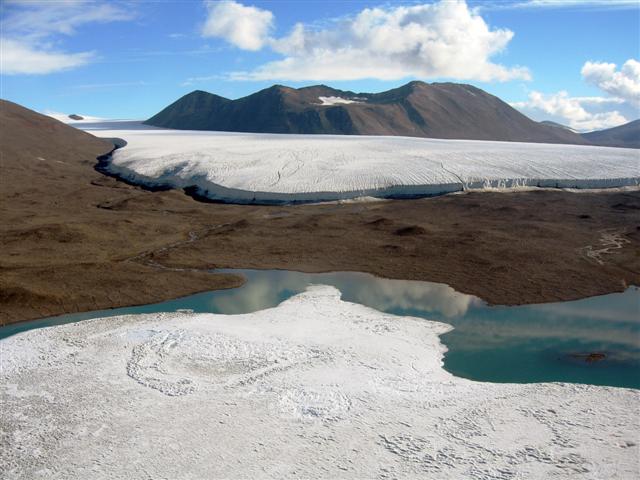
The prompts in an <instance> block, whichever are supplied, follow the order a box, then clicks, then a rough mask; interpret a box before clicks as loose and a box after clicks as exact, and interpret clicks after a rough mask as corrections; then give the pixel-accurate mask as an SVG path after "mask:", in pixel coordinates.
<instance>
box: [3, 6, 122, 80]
mask: <svg viewBox="0 0 640 480" xmlns="http://www.w3.org/2000/svg"><path fill="white" fill-rule="evenodd" d="M3 8H4V10H3V14H4V18H3V19H2V21H1V23H0V27H1V31H2V38H0V53H1V54H2V55H1V59H0V73H2V74H5V75H18V74H48V73H53V72H59V71H63V70H69V69H72V68H76V67H80V66H82V65H86V64H87V63H89V62H90V61H91V60H92V59H93V58H94V57H95V53H94V52H90V51H84V52H65V51H63V50H61V49H60V48H54V47H52V45H53V44H55V43H57V42H56V41H57V40H58V37H60V36H69V35H73V34H75V33H76V32H77V30H78V28H79V27H81V26H83V25H86V24H89V23H107V22H113V21H122V20H129V19H131V18H133V16H134V14H133V12H132V10H131V9H130V8H124V7H122V6H120V5H118V4H117V3H115V2H112V3H96V2H89V1H86V0H76V1H71V0H66V1H65V0H61V1H56V2H38V1H32V2H7V3H6V4H5V5H4V6H3Z"/></svg>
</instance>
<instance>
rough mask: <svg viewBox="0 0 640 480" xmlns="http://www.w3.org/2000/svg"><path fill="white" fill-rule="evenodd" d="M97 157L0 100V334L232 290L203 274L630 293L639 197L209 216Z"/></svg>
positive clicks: (226, 211) (503, 295)
mask: <svg viewBox="0 0 640 480" xmlns="http://www.w3.org/2000/svg"><path fill="white" fill-rule="evenodd" d="M110 149H111V144H109V143H107V142H105V141H102V140H99V139H97V138H95V137H93V136H91V135H89V134H87V133H83V132H81V131H78V130H76V129H74V128H72V127H69V126H67V125H64V124H62V123H60V122H58V121H56V120H53V119H51V118H49V117H45V116H42V115H39V114H37V113H35V112H33V111H30V110H28V109H25V108H23V107H20V106H19V105H16V104H13V103H11V102H6V101H2V102H0V173H1V175H0V182H1V183H0V245H1V246H2V248H0V324H6V323H10V322H17V321H21V320H27V319H33V318H39V317H44V316H51V315H56V314H62V313H67V312H76V311H85V310H96V309H104V308H110V307H118V306H125V305H134V304H143V303H152V302H157V301H161V300H165V299H168V298H172V297H178V296H182V295H187V294H191V293H196V292H199V291H203V290H211V289H216V288H228V287H233V286H237V285H239V284H241V282H242V279H240V278H238V277H235V276H232V275H214V274H211V273H207V272H206V271H204V269H207V268H214V267H227V268H282V269H292V270H302V271H308V272H320V271H329V270H355V271H365V272H370V273H373V274H377V275H380V276H385V277H389V278H404V279H415V280H431V281H436V282H444V283H448V284H450V285H452V286H453V287H454V288H456V289H457V290H460V291H463V292H467V293H472V294H475V295H477V296H479V297H481V298H484V299H485V300H487V301H489V302H491V303H500V304H516V303H534V302H547V301H554V300H563V299H574V298H580V297H584V296H589V295H596V294H604V293H609V292H613V291H620V290H622V289H623V288H625V286H627V285H629V284H636V285H638V284H640V258H639V256H638V252H639V251H640V228H639V227H640V194H639V193H638V192H626V193H625V192H612V193H580V194H574V193H567V192H562V191H537V192H527V193H517V194H516V193H514V194H505V193H473V194H464V195H450V196H444V197H437V198H430V199H420V200H410V201H409V200H406V201H384V202H374V203H367V204H357V203H345V204H325V205H305V206H291V207H266V206H242V205H223V204H208V203H200V202H197V201H195V200H193V199H192V198H191V197H189V196H187V195H185V194H184V193H183V192H179V191H164V192H150V191H146V190H143V189H141V188H138V187H134V186H130V185H126V184H124V183H122V182H119V181H117V180H115V179H113V178H109V177H106V176H103V175H102V174H100V173H98V172H96V171H95V170H94V166H95V164H96V157H97V156H98V155H101V154H103V153H105V152H107V151H109V150H110Z"/></svg>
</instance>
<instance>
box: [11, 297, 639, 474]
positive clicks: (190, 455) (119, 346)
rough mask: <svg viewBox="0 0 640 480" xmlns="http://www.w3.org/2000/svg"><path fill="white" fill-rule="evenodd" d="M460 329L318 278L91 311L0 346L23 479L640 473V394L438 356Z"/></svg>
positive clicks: (14, 463)
mask: <svg viewBox="0 0 640 480" xmlns="http://www.w3.org/2000/svg"><path fill="white" fill-rule="evenodd" d="M450 328H451V327H450V326H448V325H446V324H443V323H438V322H432V321H427V320H423V319H419V318H411V317H397V316H393V315H389V314H385V313H381V312H379V311H376V310H373V309H371V308H368V307H365V306H363V305H359V304H355V303H349V302H344V301H342V300H341V299H340V292H339V291H338V290H336V289H335V288H333V287H328V286H321V285H317V286H313V287H310V288H309V289H308V290H307V291H306V292H304V293H301V294H299V295H296V296H294V297H292V298H290V299H289V300H286V301H285V302H283V303H281V304H280V305H279V306H277V307H275V308H270V309H266V310H261V311H257V312H255V313H249V314H242V315H214V314H195V313H188V312H174V313H154V314H144V315H133V316H122V317H110V318H101V319H94V320H85V321H82V322H78V323H72V324H67V325H60V326H55V327H49V328H42V329H39V330H31V331H28V332H24V333H20V334H17V335H14V336H12V337H9V338H7V339H4V340H2V341H0V351H1V352H2V364H1V367H2V368H1V369H0V401H1V402H2V415H0V432H2V435H3V441H2V442H1V443H0V471H2V472H3V475H2V477H3V478H4V479H7V480H10V479H18V478H29V479H38V478H48V479H55V478H65V479H68V478H93V479H102V478H104V479H107V478H175V479H182V478H184V479H187V478H263V479H268V478H345V479H347V478H353V479H356V478H416V479H418V478H421V479H429V478H433V479H436V478H437V479H459V478H486V479H508V478H557V479H572V480H573V479H602V478H617V479H636V478H638V477H639V475H640V465H639V464H638V458H639V456H640V446H639V445H640V438H639V434H638V432H640V417H639V416H638V414H637V413H638V409H639V408H640V392H638V391H637V390H630V389H624V388H611V387H596V386H590V385H577V384H560V383H548V384H495V383H482V382H474V381H471V380H466V379H462V378H458V377H455V376H453V375H451V374H449V373H448V372H446V371H445V370H443V368H442V357H443V354H444V352H445V351H446V348H445V347H444V346H443V345H442V343H441V342H440V339H439V335H442V334H443V333H445V332H447V331H449V330H450Z"/></svg>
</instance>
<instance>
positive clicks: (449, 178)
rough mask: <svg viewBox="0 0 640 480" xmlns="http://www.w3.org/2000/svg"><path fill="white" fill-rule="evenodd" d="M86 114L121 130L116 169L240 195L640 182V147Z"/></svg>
mask: <svg viewBox="0 0 640 480" xmlns="http://www.w3.org/2000/svg"><path fill="white" fill-rule="evenodd" d="M118 125H119V124H118V122H113V123H110V124H104V125H101V124H99V123H97V124H93V125H91V124H82V125H78V128H84V129H86V130H89V131H91V132H92V133H94V134H96V135H98V136H101V137H119V138H123V139H124V140H126V141H127V146H126V147H124V148H121V149H119V150H117V151H116V152H115V153H114V155H113V159H112V162H111V164H110V166H109V169H110V170H111V172H112V173H116V174H118V175H120V176H122V177H125V178H127V179H129V180H132V181H135V182H138V183H143V184H147V185H169V186H173V187H176V188H184V187H196V188H197V191H198V193H199V194H201V195H204V196H207V197H209V198H213V199H221V200H228V201H235V202H251V201H257V202H287V201H322V200H340V199H346V198H357V197H365V196H370V197H383V196H414V195H432V194H440V193H447V192H453V191H460V190H463V189H465V190H473V189H479V190H482V189H487V188H507V189H509V188H522V187H527V186H529V187H531V186H533V187H536V186H537V187H561V188H612V187H628V186H633V187H637V186H638V185H640V150H633V149H624V148H609V147H592V146H582V145H552V144H540V143H516V142H489V141H476V140H439V139H426V138H412V137H389V136H355V135H282V134H255V133H228V132H209V131H185V130H168V129H155V128H149V127H146V126H144V125H141V124H135V122H122V123H121V124H120V125H121V127H120V128H119V127H118Z"/></svg>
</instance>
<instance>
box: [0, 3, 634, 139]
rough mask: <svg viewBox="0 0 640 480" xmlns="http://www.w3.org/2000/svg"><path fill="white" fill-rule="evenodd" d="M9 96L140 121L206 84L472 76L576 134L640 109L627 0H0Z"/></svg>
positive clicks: (357, 88)
mask: <svg viewBox="0 0 640 480" xmlns="http://www.w3.org/2000/svg"><path fill="white" fill-rule="evenodd" d="M0 16H1V20H0V21H1V25H2V37H1V38H0V44H1V52H2V61H1V64H0V67H1V68H0V81H1V83H0V90H1V92H0V96H1V97H2V98H5V99H7V100H10V101H13V102H16V103H19V104H21V105H24V106H26V107H28V108H31V109H33V110H36V111H39V112H41V113H62V114H72V113H76V114H80V115H83V116H84V115H86V116H93V117H101V118H128V119H145V118H149V117H150V116H152V115H154V114H155V113H157V112H158V111H160V110H161V109H163V108H164V107H166V106H167V105H169V104H170V103H172V102H174V101H175V100H177V99H178V98H180V97H181V96H183V95H185V94H187V93H189V92H191V91H194V90H202V91H206V92H210V93H215V94H216V95H220V96H223V97H225V98H229V99H237V98H242V97H245V96H247V95H250V94H251V93H254V92H256V91H259V90H262V89H264V88H269V87H270V86H272V85H275V84H280V85H286V86H289V87H291V88H301V87H307V86H313V85H320V84H324V85H327V86H329V87H331V88H336V89H338V90H348V91H353V92H363V93H364V92H366V93H378V92H381V91H386V90H390V89H392V88H397V87H399V86H402V85H405V84H407V83H409V82H410V81H414V80H418V81H424V82H426V83H437V82H453V83H465V84H470V85H473V86H475V87H478V88H481V89H483V90H485V91H487V92H488V93H491V94H492V95H495V96H497V97H499V98H501V99H502V100H504V101H505V102H507V103H509V104H510V105H511V106H513V107H515V108H516V109H518V110H520V111H521V112H522V113H524V114H525V115H527V116H528V117H530V118H532V119H534V120H536V121H543V120H549V121H553V122H556V123H560V124H562V125H566V126H568V127H571V128H573V129H575V130H578V131H582V132H585V131H593V130H601V129H606V128H611V127H614V126H618V125H622V124H625V123H628V122H630V121H633V120H636V119H638V118H639V117H640V110H639V109H640V62H639V61H638V57H640V55H639V52H638V46H637V38H638V36H639V35H640V5H639V4H638V2H636V1H632V0H608V1H605V0H585V1H582V0H555V1H541V0H512V1H483V2H481V1H477V0H468V1H464V0H440V1H432V2H415V1H410V2H409V1H408V2H394V3H392V4H389V3H383V2H375V1H365V0H358V1H354V2H319V1H315V0H314V1H309V2H304V3H302V2H293V1H279V2H274V1H250V0H239V1H234V0H226V1H208V0H206V1H199V0H197V1H195V0H194V1H189V2H166V3H165V2H163V3H140V2H130V1H113V2H105V1H92V0H77V1H72V2H65V3H59V2H40V1H35V2H28V3H20V2H4V3H3V4H2V6H1V7H0Z"/></svg>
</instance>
